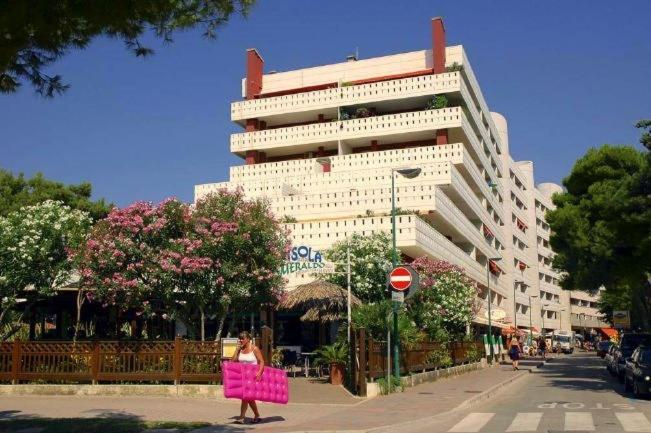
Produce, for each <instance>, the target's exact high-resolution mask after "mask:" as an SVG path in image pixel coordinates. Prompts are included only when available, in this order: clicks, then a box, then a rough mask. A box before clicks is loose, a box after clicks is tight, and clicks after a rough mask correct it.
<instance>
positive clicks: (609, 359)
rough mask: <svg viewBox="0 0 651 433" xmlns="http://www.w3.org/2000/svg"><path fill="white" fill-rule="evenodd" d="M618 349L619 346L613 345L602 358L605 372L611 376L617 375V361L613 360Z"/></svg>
mask: <svg viewBox="0 0 651 433" xmlns="http://www.w3.org/2000/svg"><path fill="white" fill-rule="evenodd" d="M618 348H619V346H617V345H616V344H613V345H612V346H610V349H608V353H606V356H605V357H604V361H606V370H608V371H609V372H610V374H612V375H613V376H616V375H617V371H616V368H617V360H616V359H615V353H616V352H617V349H618Z"/></svg>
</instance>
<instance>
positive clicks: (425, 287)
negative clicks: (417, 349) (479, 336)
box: [407, 257, 479, 341]
mask: <svg viewBox="0 0 651 433" xmlns="http://www.w3.org/2000/svg"><path fill="white" fill-rule="evenodd" d="M411 265H412V266H413V268H414V269H415V270H416V272H418V274H419V277H420V289H419V291H418V292H417V293H416V294H415V295H414V297H412V298H411V299H409V302H408V304H407V308H408V311H409V313H410V315H411V317H412V319H413V320H414V322H415V323H416V325H417V326H418V327H419V328H421V329H422V330H423V331H424V332H426V333H427V334H428V336H429V337H430V338H431V339H433V340H437V341H441V340H444V339H445V338H446V336H451V335H459V334H463V333H464V332H465V330H466V326H467V325H468V324H469V323H470V322H471V321H472V318H473V317H474V315H475V314H476V306H475V305H476V296H477V294H478V290H479V289H478V286H477V284H476V283H475V281H473V280H472V279H470V278H469V277H468V276H467V275H466V274H465V273H464V270H463V268H461V267H459V266H456V265H453V264H451V263H448V262H446V261H443V260H436V259H432V258H430V257H419V258H417V259H416V260H414V261H413V262H412V264H411Z"/></svg>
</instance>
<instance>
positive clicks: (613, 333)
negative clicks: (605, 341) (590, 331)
mask: <svg viewBox="0 0 651 433" xmlns="http://www.w3.org/2000/svg"><path fill="white" fill-rule="evenodd" d="M599 330H600V331H601V332H603V333H604V334H605V335H606V337H608V338H613V337H617V330H616V329H614V328H599Z"/></svg>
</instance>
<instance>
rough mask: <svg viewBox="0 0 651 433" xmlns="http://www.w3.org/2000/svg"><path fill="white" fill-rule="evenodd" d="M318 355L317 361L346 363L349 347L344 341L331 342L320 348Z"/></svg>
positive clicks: (324, 363)
mask: <svg viewBox="0 0 651 433" xmlns="http://www.w3.org/2000/svg"><path fill="white" fill-rule="evenodd" d="M316 355H317V356H316V362H317V363H319V364H323V365H328V364H346V361H347V360H348V348H347V347H346V344H344V343H335V344H330V345H327V346H322V347H320V348H318V349H317V350H316Z"/></svg>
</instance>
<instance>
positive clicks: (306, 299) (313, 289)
mask: <svg viewBox="0 0 651 433" xmlns="http://www.w3.org/2000/svg"><path fill="white" fill-rule="evenodd" d="M347 299H348V292H347V290H346V289H344V288H343V287H341V286H338V285H336V284H332V283H329V282H327V281H323V280H315V281H312V282H311V283H307V284H301V285H300V286H297V287H296V288H295V289H294V290H292V291H290V292H287V294H286V295H285V297H284V299H282V300H281V301H280V303H279V304H278V307H277V309H278V310H283V311H290V310H291V311H304V312H305V313H304V314H303V315H302V316H301V321H303V322H321V323H325V322H333V321H336V320H344V319H346V311H347V308H346V304H347ZM350 303H351V306H356V305H361V303H362V302H361V301H360V300H359V299H358V298H357V297H356V296H355V295H352V296H351V302H350Z"/></svg>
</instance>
